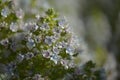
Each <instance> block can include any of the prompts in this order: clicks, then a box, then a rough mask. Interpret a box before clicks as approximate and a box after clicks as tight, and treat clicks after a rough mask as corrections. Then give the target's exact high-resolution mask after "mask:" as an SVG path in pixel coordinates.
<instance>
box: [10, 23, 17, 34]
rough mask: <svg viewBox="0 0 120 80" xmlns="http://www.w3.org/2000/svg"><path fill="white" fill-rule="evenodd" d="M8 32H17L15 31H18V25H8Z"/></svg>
mask: <svg viewBox="0 0 120 80" xmlns="http://www.w3.org/2000/svg"><path fill="white" fill-rule="evenodd" d="M10 30H11V31H12V32H17V30H18V25H17V24H16V23H13V22H12V23H11V24H10Z"/></svg>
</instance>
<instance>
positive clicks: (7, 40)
mask: <svg viewBox="0 0 120 80" xmlns="http://www.w3.org/2000/svg"><path fill="white" fill-rule="evenodd" d="M0 11H1V14H0V76H1V79H7V80H44V79H45V80H46V79H47V80H49V79H50V80H56V79H62V78H63V77H64V76H65V74H67V73H71V72H72V71H73V70H74V68H75V66H76V65H75V64H74V61H73V57H74V56H75V55H76V54H78V53H79V50H78V49H79V47H76V43H75V41H74V38H73V35H72V33H71V32H70V27H69V25H68V23H67V21H66V19H65V17H61V16H59V15H58V14H57V13H56V12H55V11H54V10H53V9H48V10H47V11H46V12H45V15H44V16H40V17H37V18H36V19H34V21H28V22H25V21H23V22H22V23H21V20H24V17H23V16H24V13H23V11H22V10H21V9H19V10H17V9H16V8H15V7H14V4H13V2H12V1H1V0H0ZM73 43H74V45H73ZM53 74H55V76H54V75H53ZM3 75H4V76H3Z"/></svg>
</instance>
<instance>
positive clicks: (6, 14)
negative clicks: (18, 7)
mask: <svg viewBox="0 0 120 80" xmlns="http://www.w3.org/2000/svg"><path fill="white" fill-rule="evenodd" d="M9 13H10V12H9V9H8V8H7V7H5V8H4V9H2V10H1V15H2V16H3V17H7V16H8V15H9Z"/></svg>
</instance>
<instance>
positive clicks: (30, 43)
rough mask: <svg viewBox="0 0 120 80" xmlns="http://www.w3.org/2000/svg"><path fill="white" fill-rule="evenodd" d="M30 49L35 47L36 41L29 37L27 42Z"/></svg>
mask: <svg viewBox="0 0 120 80" xmlns="http://www.w3.org/2000/svg"><path fill="white" fill-rule="evenodd" d="M26 45H27V47H28V49H30V50H31V49H32V48H33V47H35V42H34V40H33V39H28V42H27V43H26Z"/></svg>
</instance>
